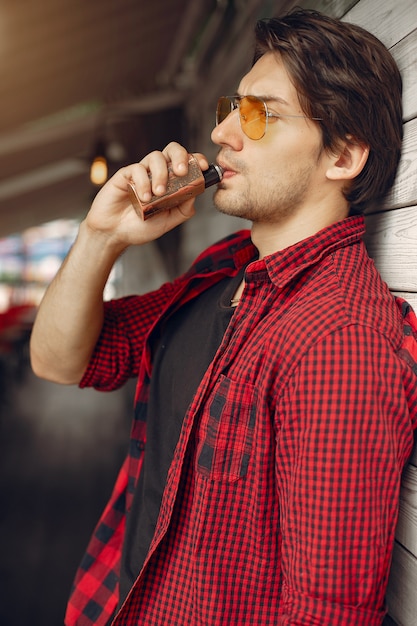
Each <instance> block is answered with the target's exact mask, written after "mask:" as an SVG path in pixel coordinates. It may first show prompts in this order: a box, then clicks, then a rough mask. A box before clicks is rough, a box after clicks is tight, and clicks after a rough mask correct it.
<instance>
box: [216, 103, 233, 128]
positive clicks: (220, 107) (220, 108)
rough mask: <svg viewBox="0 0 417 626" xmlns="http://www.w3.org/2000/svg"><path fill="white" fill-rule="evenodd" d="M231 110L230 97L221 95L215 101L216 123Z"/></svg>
mask: <svg viewBox="0 0 417 626" xmlns="http://www.w3.org/2000/svg"><path fill="white" fill-rule="evenodd" d="M232 111H233V103H232V100H231V98H228V97H227V96H222V97H221V98H219V100H218V102H217V110H216V124H220V123H221V122H223V120H225V119H226V117H227V116H228V115H229V113H231V112H232Z"/></svg>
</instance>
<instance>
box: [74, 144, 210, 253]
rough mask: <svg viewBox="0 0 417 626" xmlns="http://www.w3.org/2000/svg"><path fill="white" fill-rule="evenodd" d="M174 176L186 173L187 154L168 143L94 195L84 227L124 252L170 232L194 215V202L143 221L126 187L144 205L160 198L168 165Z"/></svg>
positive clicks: (202, 163) (203, 161) (202, 159)
mask: <svg viewBox="0 0 417 626" xmlns="http://www.w3.org/2000/svg"><path fill="white" fill-rule="evenodd" d="M195 156H196V158H197V160H198V163H199V165H200V167H202V168H203V169H206V168H207V167H208V162H207V159H206V158H205V157H204V156H203V155H202V154H196V155H195ZM169 164H171V167H172V170H173V172H174V174H175V175H176V176H184V175H186V174H187V172H188V152H187V150H186V149H185V148H184V147H183V146H181V145H180V144H178V143H175V142H172V143H170V144H169V145H168V146H167V147H166V148H164V150H163V151H162V152H157V151H155V152H151V153H150V154H148V155H147V156H146V157H145V158H143V159H142V160H141V161H140V162H139V163H135V164H132V165H128V166H127V167H123V168H122V169H120V170H119V171H118V172H116V174H115V175H114V176H113V177H112V178H111V179H110V180H109V181H108V182H107V183H106V185H105V186H104V187H103V188H102V189H101V190H100V191H99V193H98V194H97V196H96V198H95V200H94V202H93V204H92V207H91V209H90V212H89V214H88V215H87V218H86V220H85V223H86V226H87V227H88V229H89V230H90V231H91V233H92V234H93V233H95V234H96V235H100V236H101V235H104V236H105V237H106V238H108V240H109V243H110V242H112V244H113V245H114V246H115V247H116V248H118V249H120V251H121V250H123V249H124V248H126V247H128V246H129V245H134V244H143V243H147V242H149V241H153V240H154V239H158V238H159V237H160V236H161V235H163V234H164V233H166V232H167V231H169V230H172V229H173V228H175V227H176V226H178V225H179V224H181V223H182V222H185V221H186V220H188V219H190V217H192V216H193V215H194V199H191V200H187V201H185V202H184V203H182V204H180V205H178V206H177V207H175V208H173V209H170V210H168V211H162V212H161V213H158V214H156V215H154V216H152V218H151V219H149V220H146V221H144V220H143V219H142V218H141V216H139V215H138V214H137V213H136V211H135V209H134V208H133V206H132V204H131V202H130V198H129V195H128V187H127V185H128V183H129V182H133V183H134V185H135V188H136V192H137V194H138V195H139V198H140V199H141V200H142V201H144V202H147V201H149V200H150V199H151V196H152V194H155V195H157V196H162V195H163V194H164V193H165V191H166V185H167V181H168V165H169Z"/></svg>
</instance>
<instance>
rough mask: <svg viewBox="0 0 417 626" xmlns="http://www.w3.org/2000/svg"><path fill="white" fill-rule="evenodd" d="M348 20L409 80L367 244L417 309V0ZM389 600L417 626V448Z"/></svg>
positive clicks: (374, 0) (396, 0) (375, 3)
mask: <svg viewBox="0 0 417 626" xmlns="http://www.w3.org/2000/svg"><path fill="white" fill-rule="evenodd" d="M345 19H347V20H349V21H351V22H355V23H357V24H360V25H362V26H364V27H365V28H367V29H368V30H370V31H371V32H373V33H374V34H375V35H376V36H377V37H379V38H380V39H381V40H382V41H383V42H384V43H385V45H386V46H387V47H388V48H390V50H391V52H392V54H393V56H394V58H395V59H396V61H397V63H398V65H399V68H400V70H401V73H402V76H403V81H404V107H403V109H404V144H403V155H402V160H401V164H400V168H399V172H398V175H397V179H396V183H395V186H394V188H393V190H392V192H391V194H390V196H389V198H388V199H387V202H386V204H385V206H384V207H381V208H380V209H379V210H377V211H374V212H372V213H370V214H369V215H368V217H367V225H368V232H369V235H368V237H367V245H368V249H369V252H370V254H371V255H372V256H373V258H374V259H375V262H376V264H377V266H378V268H379V270H380V272H381V274H382V276H383V278H384V279H385V280H386V281H387V283H388V285H389V286H390V288H391V289H392V291H393V292H394V293H397V294H399V295H401V296H403V297H404V298H406V300H408V301H409V302H410V304H412V306H413V307H414V309H415V310H416V311H417V80H416V79H417V2H416V0H382V2H381V0H361V1H360V2H358V3H357V4H356V5H355V6H354V7H353V8H352V9H351V10H350V11H349V12H348V13H347V14H346V16H345ZM387 601H388V606H389V613H390V615H391V616H392V618H393V619H394V620H395V622H396V623H397V624H400V625H403V626H416V625H417V448H415V449H414V454H413V457H412V459H411V462H410V464H409V466H408V467H407V468H406V470H405V472H404V476H403V487H402V492H401V502H400V517H399V521H398V526H397V532H396V546H395V550H394V555H393V563H392V568H391V575H390V582H389V588H388V595H387Z"/></svg>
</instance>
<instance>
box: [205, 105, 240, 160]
mask: <svg viewBox="0 0 417 626" xmlns="http://www.w3.org/2000/svg"><path fill="white" fill-rule="evenodd" d="M211 140H212V142H213V143H215V144H216V145H218V146H224V145H228V146H230V147H231V148H233V150H241V149H242V146H243V133H242V129H241V128H240V123H239V111H238V109H235V110H234V111H231V112H230V113H229V115H228V116H227V117H225V118H224V120H223V121H222V122H220V124H217V126H215V127H214V128H213V130H212V132H211Z"/></svg>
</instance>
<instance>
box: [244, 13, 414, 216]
mask: <svg viewBox="0 0 417 626" xmlns="http://www.w3.org/2000/svg"><path fill="white" fill-rule="evenodd" d="M255 35H256V44H255V53H254V58H253V62H254V63H255V62H256V61H257V60H258V59H259V58H260V57H261V56H262V55H263V54H265V53H266V52H270V51H272V52H278V53H279V55H280V57H281V59H282V61H283V63H284V65H285V67H286V69H287V71H288V73H289V76H290V78H291V80H292V82H293V84H294V86H295V88H296V89H297V92H298V96H299V99H300V105H301V108H302V110H303V112H304V113H305V115H307V116H308V117H319V118H322V121H319V122H317V123H318V124H320V127H321V130H322V136H323V146H324V148H325V149H328V150H331V151H337V146H338V144H339V143H340V140H346V139H347V138H348V137H349V136H350V135H351V136H352V137H353V139H354V140H356V141H358V142H360V143H362V142H363V143H365V144H366V145H368V146H369V147H370V153H369V157H368V161H367V163H366V165H365V167H364V169H363V170H362V172H361V173H360V174H359V175H358V176H357V177H356V178H355V179H354V180H353V181H352V182H351V184H350V185H349V187H348V188H347V189H346V190H345V197H346V199H347V200H348V202H349V203H350V207H351V213H361V212H363V210H364V209H365V208H366V206H367V205H368V204H369V203H371V202H375V201H376V200H380V199H382V198H383V197H384V196H385V195H386V194H387V192H388V191H389V189H390V188H391V186H392V184H393V182H394V179H395V174H396V170H397V167H398V163H399V160H400V155H401V143H402V81H401V75H400V72H399V70H398V67H397V65H396V63H395V62H394V60H393V58H392V56H391V54H390V53H389V52H388V50H387V49H386V48H385V46H384V45H383V44H382V43H381V42H380V41H379V39H377V38H376V37H374V36H373V35H372V34H371V33H369V32H368V31H366V30H364V29H363V28H361V27H359V26H356V25H353V24H349V23H347V22H342V21H341V20H337V19H333V18H331V17H328V16H326V15H323V14H321V13H318V12H317V11H308V10H296V11H294V12H291V13H289V14H288V15H286V16H285V17H282V18H271V19H267V20H260V21H259V22H258V23H257V25H256V29H255Z"/></svg>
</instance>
